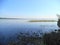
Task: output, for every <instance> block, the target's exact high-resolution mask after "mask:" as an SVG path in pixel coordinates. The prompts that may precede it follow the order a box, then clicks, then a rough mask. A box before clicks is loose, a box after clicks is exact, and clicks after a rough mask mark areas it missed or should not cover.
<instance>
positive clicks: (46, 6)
mask: <svg viewBox="0 0 60 45" xmlns="http://www.w3.org/2000/svg"><path fill="white" fill-rule="evenodd" d="M1 8H2V9H1ZM59 12H60V1H59V0H3V1H2V0H0V14H1V15H0V16H1V17H24V18H38V19H39V18H41V17H42V18H48V19H52V18H54V19H56V14H57V13H58V14H59Z"/></svg>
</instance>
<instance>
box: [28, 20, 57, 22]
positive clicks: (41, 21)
mask: <svg viewBox="0 0 60 45" xmlns="http://www.w3.org/2000/svg"><path fill="white" fill-rule="evenodd" d="M29 22H57V21H56V20H30V21H29Z"/></svg>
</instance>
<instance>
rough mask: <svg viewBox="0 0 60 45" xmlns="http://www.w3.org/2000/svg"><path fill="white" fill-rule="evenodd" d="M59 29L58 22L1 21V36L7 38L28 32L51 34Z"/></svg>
mask: <svg viewBox="0 0 60 45" xmlns="http://www.w3.org/2000/svg"><path fill="white" fill-rule="evenodd" d="M57 28H58V26H57V22H28V20H8V19H5V20H4V19H0V34H2V35H5V36H9V35H14V34H16V33H18V32H28V31H29V32H31V31H32V32H38V31H41V32H50V31H53V30H55V29H57Z"/></svg>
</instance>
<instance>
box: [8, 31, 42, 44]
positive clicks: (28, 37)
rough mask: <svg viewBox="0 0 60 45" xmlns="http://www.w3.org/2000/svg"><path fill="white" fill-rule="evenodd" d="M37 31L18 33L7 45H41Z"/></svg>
mask: <svg viewBox="0 0 60 45" xmlns="http://www.w3.org/2000/svg"><path fill="white" fill-rule="evenodd" d="M39 35H40V34H39V33H35V32H34V33H32V34H30V33H28V32H27V33H20V34H18V35H17V37H16V40H15V39H14V40H11V41H9V43H8V45H41V44H42V38H41V37H40V36H39Z"/></svg>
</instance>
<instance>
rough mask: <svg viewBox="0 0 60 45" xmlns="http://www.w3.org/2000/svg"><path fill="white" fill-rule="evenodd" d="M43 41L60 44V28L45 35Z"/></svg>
mask: <svg viewBox="0 0 60 45" xmlns="http://www.w3.org/2000/svg"><path fill="white" fill-rule="evenodd" d="M43 41H44V44H46V45H60V29H58V30H55V31H54V32H51V33H45V34H44V35H43Z"/></svg>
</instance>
